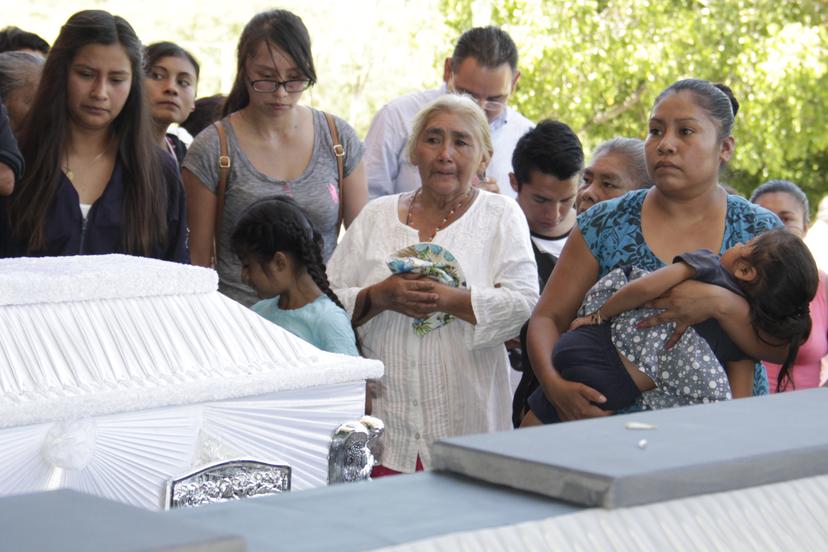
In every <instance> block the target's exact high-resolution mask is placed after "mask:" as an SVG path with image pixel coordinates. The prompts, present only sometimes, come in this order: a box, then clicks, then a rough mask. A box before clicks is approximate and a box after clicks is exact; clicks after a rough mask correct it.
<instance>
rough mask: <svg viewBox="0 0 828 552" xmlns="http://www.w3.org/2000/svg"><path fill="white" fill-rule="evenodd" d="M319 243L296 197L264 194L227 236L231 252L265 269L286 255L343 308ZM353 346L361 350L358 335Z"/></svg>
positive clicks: (247, 210)
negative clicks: (330, 278) (278, 253)
mask: <svg viewBox="0 0 828 552" xmlns="http://www.w3.org/2000/svg"><path fill="white" fill-rule="evenodd" d="M322 245H323V240H322V235H321V234H320V233H319V232H318V231H317V230H316V229H315V228H314V227H313V224H312V223H311V221H310V219H309V218H308V217H307V215H306V214H305V212H304V211H302V208H301V207H299V205H298V204H297V203H296V201H294V200H293V198H290V197H288V196H272V197H266V198H263V199H260V200H258V201H256V202H255V203H253V204H252V205H250V206H249V207H248V208H247V209H246V210H245V211H244V213H242V216H241V218H240V219H239V223H238V224H237V225H236V228H235V230H233V234H232V236H231V237H230V247H231V250H232V251H233V253H234V254H235V255H236V256H238V257H239V258H244V257H253V258H254V259H256V260H257V261H258V262H259V264H260V265H261V266H262V270H264V271H265V273H267V271H268V270H269V268H268V263H269V262H270V260H271V259H273V256H274V255H275V254H276V253H277V252H282V253H285V254H287V255H290V257H291V258H292V259H293V261H294V262H295V263H296V264H297V265H298V266H300V267H302V268H304V269H305V270H306V271H307V273H308V275H309V276H310V277H311V279H312V280H313V282H314V283H315V284H316V285H317V287H318V288H319V289H320V290H321V291H322V293H324V294H325V295H327V296H328V299H330V300H331V301H333V303H334V304H335V305H336V306H337V307H339V308H341V309H342V310H345V307H343V306H342V302H341V301H340V300H339V297H337V296H336V294H335V293H334V292H333V290H332V289H331V285H330V282H328V275H327V272H326V271H325V262H324V261H323V260H322ZM354 336H356V331H354ZM357 349H358V350H360V354H362V352H361V349H360V344H359V340H358V339H357Z"/></svg>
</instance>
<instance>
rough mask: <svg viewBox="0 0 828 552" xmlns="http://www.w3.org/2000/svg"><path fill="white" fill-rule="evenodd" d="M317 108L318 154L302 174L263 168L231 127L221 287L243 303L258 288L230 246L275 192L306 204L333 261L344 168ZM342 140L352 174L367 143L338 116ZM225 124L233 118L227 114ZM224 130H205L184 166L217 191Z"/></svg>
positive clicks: (250, 301)
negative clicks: (245, 278) (282, 175)
mask: <svg viewBox="0 0 828 552" xmlns="http://www.w3.org/2000/svg"><path fill="white" fill-rule="evenodd" d="M311 111H312V112H313V124H314V138H313V153H312V154H311V159H310V161H309V162H308V166H307V167H305V171H304V172H303V173H302V174H301V175H300V176H299V177H298V178H296V179H294V180H290V181H285V180H275V179H273V178H270V177H268V176H266V175H264V174H262V173H260V172H259V171H258V170H256V168H255V167H254V166H253V164H252V163H251V162H250V160H249V159H248V158H247V156H246V155H245V154H244V152H243V151H242V150H241V148H239V141H238V140H237V139H236V134H235V132H234V130H233V126H232V125H231V124H225V129H227V147H228V153H229V155H230V159H231V166H230V175H229V177H228V179H227V189H226V191H225V196H224V214H223V215H222V221H221V230H220V232H219V236H218V266H217V270H218V274H219V291H221V292H222V293H224V294H225V295H227V296H228V297H230V298H232V299H235V300H236V301H238V302H239V303H241V304H243V305H245V306H250V305H252V304H253V303H255V302H256V301H258V297H256V294H255V292H254V291H253V289H252V288H250V287H249V286H248V285H246V284H244V283H243V282H242V280H241V263H240V262H239V260H238V258H236V256H235V255H233V253H232V252H231V250H230V235H231V234H232V233H233V229H234V228H235V227H236V224H237V223H238V221H239V218H240V216H241V214H242V212H243V211H244V210H245V209H246V208H247V207H248V206H249V205H250V204H252V203H253V202H254V201H256V200H257V199H260V198H262V197H268V196H273V195H288V196H290V197H292V198H293V199H295V200H296V202H297V203H298V204H299V205H300V206H301V207H302V209H304V211H305V213H307V215H308V218H310V220H311V222H312V223H313V225H314V227H315V228H316V229H317V230H318V231H319V233H320V234H321V235H322V238H323V239H324V247H323V249H322V257H323V258H324V259H325V261H326V262H327V260H328V258H329V257H330V256H331V254H332V253H333V250H334V247H335V246H336V237H337V231H338V228H337V227H336V226H337V225H336V223H337V220H338V218H339V187H338V186H337V179H338V178H339V173H338V170H337V166H336V157H335V156H334V153H333V141H332V139H331V131H330V129H329V128H328V123H327V121H326V120H325V114H324V113H323V112H321V111H317V110H315V109H311ZM335 121H336V128H337V130H338V131H339V139H340V141H341V143H342V145H343V146H344V148H345V176H348V175H349V174H351V172H352V171H353V170H354V169H355V168H356V166H357V165H358V164H359V162H360V160H361V159H362V154H363V152H364V147H363V145H362V142H360V141H359V138H358V137H357V135H356V132H354V129H353V128H351V126H350V125H349V124H348V123H346V122H345V121H343V120H342V119H340V118H338V117H335ZM225 123H227V120H226V119H225ZM219 150H220V148H219V139H218V131H216V128H215V126H213V125H210V126H209V127H207V128H206V129H205V130H204V131H203V132H201V133H200V134H199V135H198V136H197V137H196V138H195V140H194V141H193V143H192V145H191V146H190V148H189V149H188V150H187V157H185V158H184V163H183V167H184V168H185V169H187V170H189V171H190V172H191V173H193V175H195V176H196V178H198V179H199V180H200V181H201V182H202V183H203V184H204V185H205V186H207V188H209V189H210V191H212V192H213V193H216V189H217V188H218V176H219V167H218V157H219Z"/></svg>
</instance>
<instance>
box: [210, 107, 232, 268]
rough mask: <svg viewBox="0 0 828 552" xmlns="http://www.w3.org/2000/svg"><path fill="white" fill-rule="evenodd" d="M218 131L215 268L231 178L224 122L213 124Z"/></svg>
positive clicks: (214, 242) (214, 236)
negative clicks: (225, 195) (225, 198)
mask: <svg viewBox="0 0 828 552" xmlns="http://www.w3.org/2000/svg"><path fill="white" fill-rule="evenodd" d="M213 124H214V125H215V127H216V130H217V131H218V137H219V158H218V164H219V180H218V187H217V189H216V223H215V227H214V230H213V266H214V267H215V266H218V234H219V230H220V228H221V218H222V215H224V194H225V192H226V191H227V179H228V178H229V177H230V165H231V164H232V163H231V161H230V156H229V155H228V151H229V148H228V147H227V132H226V131H225V129H224V121H223V120H221V121H216V122H215V123H213Z"/></svg>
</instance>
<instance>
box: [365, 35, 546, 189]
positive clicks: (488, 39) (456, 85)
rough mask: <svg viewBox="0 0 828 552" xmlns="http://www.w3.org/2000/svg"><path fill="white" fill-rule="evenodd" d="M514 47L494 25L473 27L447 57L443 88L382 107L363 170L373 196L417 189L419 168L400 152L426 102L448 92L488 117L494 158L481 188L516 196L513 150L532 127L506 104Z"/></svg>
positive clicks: (514, 74) (514, 77) (513, 78)
mask: <svg viewBox="0 0 828 552" xmlns="http://www.w3.org/2000/svg"><path fill="white" fill-rule="evenodd" d="M517 60H518V54H517V47H516V46H515V43H514V42H513V41H512V39H511V37H510V36H509V35H508V34H507V33H506V32H505V31H503V30H501V29H499V28H497V27H491V26H490V27H475V28H473V29H470V30H468V31H466V32H465V33H463V35H462V36H461V37H460V39H459V40H458V41H457V45H456V46H455V47H454V52H453V54H452V56H451V57H450V58H448V59H446V62H445V69H444V72H443V81H444V84H443V86H441V87H440V88H437V89H434V90H426V91H423V92H415V93H413V94H408V95H406V96H402V97H400V98H397V99H395V100H393V101H391V102H390V103H388V104H386V105H385V106H384V107H383V108H382V109H381V110H380V111H379V112H378V113H377V115H376V116H375V117H374V120H373V121H372V123H371V128H370V129H369V130H368V135H367V136H366V137H365V148H366V149H365V157H364V159H365V171H366V173H367V175H368V193H369V195H370V197H371V198H372V199H373V198H375V197H379V196H383V195H389V194H396V193H400V192H407V191H411V190H414V189H416V188H418V187H419V186H420V175H419V172H418V171H417V167H415V166H413V165H412V164H411V161H410V160H409V159H407V158H406V156H405V153H404V150H405V143H406V142H407V141H408V136H409V134H411V124H412V121H413V119H414V116H415V115H416V114H417V112H418V111H419V110H420V109H422V108H423V107H424V106H425V105H426V104H428V103H430V102H431V101H433V100H435V99H436V98H438V97H439V96H441V95H443V94H447V93H454V94H465V95H468V96H469V97H471V98H472V99H474V101H476V102H477V103H478V105H480V107H481V108H483V110H484V111H485V113H486V117H487V118H488V119H489V125H490V127H491V130H492V142H493V145H494V155H493V156H492V160H491V161H490V162H489V164H488V167H487V168H486V172H485V174H481V175H479V180H480V186H481V187H482V188H484V189H489V190H490V191H499V192H500V193H501V194H503V195H507V196H509V197H515V192H514V190H512V187H511V185H510V183H509V173H510V172H511V171H512V150H514V149H515V144H517V141H518V140H519V139H520V137H521V136H523V134H525V133H526V132H527V131H528V130H529V129H531V128H532V126H533V123H532V122H531V121H529V119H527V118H526V117H524V116H523V115H521V114H520V113H518V112H517V111H515V110H514V109H512V108H510V107H509V106H508V105H506V103H507V101H508V99H509V96H510V95H511V94H512V92H514V90H515V87H516V86H517V83H518V80H519V79H520V71H518V70H517Z"/></svg>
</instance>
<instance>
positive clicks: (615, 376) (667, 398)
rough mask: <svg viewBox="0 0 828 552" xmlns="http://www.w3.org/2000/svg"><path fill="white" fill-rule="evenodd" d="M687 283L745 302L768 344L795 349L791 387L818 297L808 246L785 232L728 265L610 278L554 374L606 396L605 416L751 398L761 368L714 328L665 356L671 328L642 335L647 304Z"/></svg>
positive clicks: (704, 326) (688, 263) (559, 351)
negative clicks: (719, 290)
mask: <svg viewBox="0 0 828 552" xmlns="http://www.w3.org/2000/svg"><path fill="white" fill-rule="evenodd" d="M688 279H696V280H700V281H703V282H706V283H712V284H716V285H719V286H722V287H724V288H727V289H730V290H731V291H734V292H736V293H739V294H741V295H743V296H744V297H745V298H746V299H747V301H748V304H749V306H750V318H751V322H752V324H753V326H754V328H757V331H758V332H759V336H760V338H761V339H763V340H765V341H767V342H768V343H771V344H774V345H777V344H780V343H788V344H789V347H788V356H787V358H786V359H785V363H784V365H783V366H782V370H781V373H782V374H784V376H783V377H789V375H790V374H789V370H790V367H791V365H792V362H793V359H794V358H795V357H796V353H797V350H798V349H799V346H800V344H801V343H802V342H803V341H805V340H806V339H807V338H808V334H809V333H810V331H811V318H810V315H809V310H808V305H809V303H810V301H811V300H812V299H813V297H814V295H815V293H816V290H817V282H818V274H817V268H816V264H815V263H814V259H813V257H812V256H811V254H810V252H809V251H808V249H807V247H806V246H805V244H804V243H803V242H802V240H801V239H799V238H798V237H797V236H795V235H794V234H792V233H791V232H789V231H787V230H786V229H783V228H778V229H774V230H770V231H768V232H766V233H764V234H762V235H760V236H758V237H756V238H754V239H752V240H750V241H749V242H747V243H745V244H737V245H736V246H734V247H731V248H730V249H728V250H726V251H725V252H724V253H723V254H722V255H721V257H718V256H717V255H715V254H713V253H712V252H710V251H709V250H706V249H699V250H697V251H693V252H691V253H685V254H683V255H680V256H678V257H676V258H675V259H674V260H673V264H671V265H668V266H666V267H664V268H661V269H659V270H656V271H654V272H650V273H646V272H644V271H640V270H638V269H632V271H631V272H630V271H629V270H625V269H621V268H616V269H615V270H612V271H610V272H609V273H608V274H607V275H606V276H604V277H603V278H601V279H600V280H599V281H598V282H597V283H596V284H595V285H594V286H593V287H592V288H591V289H590V291H589V292H588V293H587V295H586V297H585V299H584V302H583V304H582V305H581V309H580V310H579V311H578V313H579V316H580V317H579V318H576V319H575V320H574V321H573V322H572V324H571V326H570V328H569V331H568V332H566V333H565V334H563V335H562V336H561V338H560V339H559V341H558V343H557V344H556V346H555V350H554V353H553V365H554V366H555V368H556V369H557V370H558V371H559V372H560V374H561V376H562V377H564V378H565V379H567V380H570V381H577V382H579V383H584V384H586V385H588V386H590V387H593V388H594V389H596V390H598V391H599V392H600V393H601V394H602V395H604V396H605V397H606V399H607V401H606V402H605V403H603V404H601V405H599V406H600V407H601V408H604V409H606V410H617V409H619V408H626V407H629V406H632V405H633V404H634V403H636V402H637V401H638V402H639V406H641V407H644V408H654V409H656V408H669V407H673V406H682V405H688V404H698V403H706V402H713V401H718V400H726V399H730V398H732V397H737V398H738V397H747V396H750V395H751V394H752V391H753V371H754V360H753V359H750V358H749V357H747V356H746V355H745V354H744V353H742V352H741V351H740V350H739V349H738V347H736V345H735V344H734V343H733V342H732V341H731V340H730V339H729V338H728V337H727V335H726V334H725V333H724V331H723V330H722V329H721V327H720V326H719V325H718V323H717V322H716V321H715V320H712V319H711V320H707V321H705V322H702V323H701V324H697V325H695V326H693V329H691V330H688V331H687V332H685V333H684V335H683V336H682V337H681V339H680V340H679V341H678V343H677V344H676V345H675V346H674V347H672V348H671V349H665V348H664V342H665V340H666V338H667V337H668V336H669V335H670V332H671V330H670V329H669V328H668V327H667V326H666V325H661V326H656V327H653V328H648V329H641V328H638V327H637V325H638V323H639V322H640V321H642V320H644V319H646V318H648V317H650V316H652V315H654V314H655V313H656V312H657V311H655V310H654V309H651V308H642V307H644V306H645V305H646V303H647V302H648V301H652V300H654V299H656V298H658V297H660V296H661V295H662V294H664V293H665V292H666V291H668V290H669V289H670V288H672V287H674V286H676V285H678V284H680V283H681V282H683V281H685V280H688ZM673 325H674V324H673ZM694 330H695V331H694ZM722 366H724V367H725V369H723V368H722ZM731 390H732V392H731ZM530 407H531V408H532V412H533V413H534V414H535V415H536V416H537V417H538V418H539V419H540V420H541V421H543V422H544V423H554V422H557V421H559V418H558V417H557V413H556V412H555V410H554V407H553V406H552V405H551V403H549V401H548V400H546V398H545V397H544V396H541V397H540V400H535V401H534V404H532V402H531V401H530Z"/></svg>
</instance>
